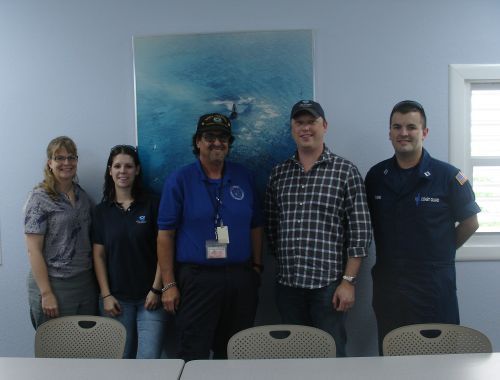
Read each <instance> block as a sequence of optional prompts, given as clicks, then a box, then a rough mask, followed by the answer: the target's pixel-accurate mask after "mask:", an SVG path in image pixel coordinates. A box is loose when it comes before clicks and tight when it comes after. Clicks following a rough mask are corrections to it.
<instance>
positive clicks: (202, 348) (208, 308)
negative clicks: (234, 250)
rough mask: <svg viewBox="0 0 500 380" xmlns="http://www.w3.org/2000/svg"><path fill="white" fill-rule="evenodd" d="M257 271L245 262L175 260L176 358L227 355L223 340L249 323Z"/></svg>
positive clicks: (219, 357) (253, 302) (252, 321)
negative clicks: (178, 296) (216, 264)
mask: <svg viewBox="0 0 500 380" xmlns="http://www.w3.org/2000/svg"><path fill="white" fill-rule="evenodd" d="M259 281H260V278H259V275H258V274H257V272H255V270H253V269H252V268H251V267H250V266H249V265H227V266H221V267H210V266H204V265H191V264H179V265H178V273H177V283H178V285H179V289H180V293H181V302H180V305H179V309H178V311H177V316H176V330H177V345H178V356H179V358H181V359H183V360H185V361H188V360H194V359H208V358H209V357H210V350H212V351H213V357H214V359H226V358H227V342H228V341H229V338H231V336H233V335H234V334H235V333H237V332H238V331H241V330H244V329H246V328H249V327H252V326H253V323H254V319H255V312H256V310H257V296H258V293H257V289H258V286H259Z"/></svg>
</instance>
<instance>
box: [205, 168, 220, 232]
mask: <svg viewBox="0 0 500 380" xmlns="http://www.w3.org/2000/svg"><path fill="white" fill-rule="evenodd" d="M203 183H204V184H205V189H207V193H208V198H209V199H210V202H211V203H212V206H213V207H214V211H215V216H214V226H215V228H217V227H219V226H223V225H224V222H223V220H222V216H221V212H220V210H221V208H222V197H223V194H224V171H222V178H221V179H220V185H219V186H217V188H216V189H215V200H214V197H213V196H212V192H211V191H210V184H208V183H207V182H206V181H204V182H203Z"/></svg>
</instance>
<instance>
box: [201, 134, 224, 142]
mask: <svg viewBox="0 0 500 380" xmlns="http://www.w3.org/2000/svg"><path fill="white" fill-rule="evenodd" d="M201 136H202V137H203V139H204V140H205V141H207V142H209V143H213V142H215V140H219V141H220V142H221V143H223V144H225V143H227V142H229V140H230V138H231V136H230V135H228V134H227V133H223V134H215V133H210V132H206V133H203V134H202V135H201Z"/></svg>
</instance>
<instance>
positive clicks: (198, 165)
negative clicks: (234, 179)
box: [196, 159, 231, 183]
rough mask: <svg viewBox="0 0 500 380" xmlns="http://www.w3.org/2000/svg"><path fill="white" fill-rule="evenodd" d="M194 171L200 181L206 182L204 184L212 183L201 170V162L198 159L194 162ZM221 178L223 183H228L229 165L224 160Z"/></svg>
mask: <svg viewBox="0 0 500 380" xmlns="http://www.w3.org/2000/svg"><path fill="white" fill-rule="evenodd" d="M196 169H197V172H198V177H199V179H200V181H206V182H210V181H213V180H211V179H210V178H208V177H207V175H206V174H205V171H204V170H203V167H202V166H201V161H200V160H199V159H197V160H196ZM222 178H223V180H224V183H227V182H229V181H230V179H231V164H230V163H229V162H227V161H226V160H224V171H223V173H222Z"/></svg>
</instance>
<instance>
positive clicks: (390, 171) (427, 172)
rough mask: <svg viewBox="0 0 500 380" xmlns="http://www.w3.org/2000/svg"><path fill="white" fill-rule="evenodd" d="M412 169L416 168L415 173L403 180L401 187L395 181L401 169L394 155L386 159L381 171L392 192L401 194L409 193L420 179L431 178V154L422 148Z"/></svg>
mask: <svg viewBox="0 0 500 380" xmlns="http://www.w3.org/2000/svg"><path fill="white" fill-rule="evenodd" d="M413 169H415V170H416V172H415V174H416V175H411V176H410V177H409V178H408V180H407V181H406V182H405V184H404V186H403V187H402V188H399V187H398V186H397V185H396V183H397V182H398V181H397V180H396V181H395V178H396V177H397V176H398V171H399V170H401V169H400V168H399V166H398V162H397V159H396V156H395V155H394V156H393V157H392V159H390V160H388V162H387V164H386V165H385V168H384V171H383V172H382V175H383V178H384V183H385V184H386V185H387V186H388V187H389V188H390V189H392V190H393V191H394V192H396V193H399V194H400V195H401V196H404V195H405V194H408V193H411V192H412V191H413V190H414V189H415V187H416V186H417V184H418V183H419V182H420V181H429V180H431V178H432V168H431V156H430V155H429V153H427V151H426V150H425V149H422V157H421V159H420V162H419V163H418V165H417V166H416V167H414V168H413Z"/></svg>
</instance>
